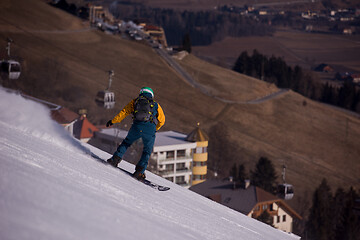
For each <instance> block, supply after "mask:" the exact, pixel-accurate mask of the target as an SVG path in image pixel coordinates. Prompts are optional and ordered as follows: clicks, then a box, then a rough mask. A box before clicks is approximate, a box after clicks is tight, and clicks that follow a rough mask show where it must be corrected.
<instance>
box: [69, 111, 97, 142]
mask: <svg viewBox="0 0 360 240" xmlns="http://www.w3.org/2000/svg"><path fill="white" fill-rule="evenodd" d="M97 131H99V129H98V128H97V127H95V126H94V125H93V124H92V123H91V122H89V120H88V119H87V118H86V115H85V114H83V115H81V116H80V118H79V119H78V120H77V121H76V122H75V124H74V130H73V136H74V137H75V138H77V139H79V140H80V141H82V142H88V141H89V140H90V139H91V138H92V137H93V136H94V133H95V132H97Z"/></svg>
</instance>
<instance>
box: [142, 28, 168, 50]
mask: <svg viewBox="0 0 360 240" xmlns="http://www.w3.org/2000/svg"><path fill="white" fill-rule="evenodd" d="M143 32H144V33H146V34H147V35H149V36H150V37H151V38H152V39H153V40H154V41H156V42H158V43H159V44H161V46H162V47H164V48H167V47H168V45H167V41H166V36H165V31H164V29H163V28H162V27H158V26H154V25H150V24H145V25H143Z"/></svg>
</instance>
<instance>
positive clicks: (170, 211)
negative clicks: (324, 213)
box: [0, 89, 297, 240]
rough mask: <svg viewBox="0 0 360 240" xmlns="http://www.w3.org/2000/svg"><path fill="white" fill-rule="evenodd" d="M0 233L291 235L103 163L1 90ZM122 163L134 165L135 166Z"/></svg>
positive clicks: (42, 112) (33, 107)
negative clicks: (148, 183) (156, 186)
mask: <svg viewBox="0 0 360 240" xmlns="http://www.w3.org/2000/svg"><path fill="white" fill-rule="evenodd" d="M0 112H1V115H0V193H1V195H0V239H2V240H7V239H62V240H63V239H87V240H88V239H117V240H118V239H181V240H184V239H221V240H223V239H237V240H239V239H246V240H249V239H266V240H271V239H274V240H279V239H296V238H297V237H296V236H294V235H289V234H287V233H284V232H281V231H279V230H276V229H274V228H272V227H270V226H267V225H265V224H263V223H260V222H258V221H256V220H254V219H251V218H249V217H246V216H244V215H242V214H240V213H238V212H236V211H233V210H231V209H229V208H227V207H224V206H222V205H219V204H217V203H215V202H213V201H211V200H208V199H206V198H204V197H202V196H199V195H197V194H196V193H193V192H191V191H189V190H187V189H184V188H182V187H180V186H177V185H175V184H173V183H170V182H168V181H166V180H164V179H162V178H160V177H158V176H156V175H153V174H151V173H147V177H148V179H150V180H151V181H154V182H157V183H159V184H162V185H166V186H169V187H171V189H170V190H169V191H167V192H159V191H157V190H154V189H152V188H150V187H149V186H146V185H144V184H142V183H140V182H138V181H136V180H134V179H133V178H131V177H129V176H128V175H127V174H125V173H123V172H122V171H120V170H119V169H116V168H113V167H111V166H108V165H105V164H103V162H102V161H101V160H96V159H95V158H93V157H91V156H90V152H92V153H93V154H96V155H97V156H99V157H100V158H102V159H107V158H108V157H109V155H108V154H107V153H104V152H101V151H100V150H97V149H94V148H92V147H89V146H82V145H81V144H80V143H78V142H77V141H76V140H74V139H72V138H71V137H70V136H68V135H67V133H66V132H65V131H64V130H63V129H62V127H60V126H59V125H57V124H56V123H55V122H53V121H52V120H51V119H50V117H49V112H48V110H47V109H46V108H45V107H43V106H42V105H39V104H37V103H35V102H32V101H29V100H25V99H23V98H22V97H20V96H18V95H15V94H10V93H7V92H5V91H4V90H3V89H0ZM120 166H121V167H122V168H124V169H127V170H129V171H131V172H132V171H133V169H134V166H133V165H131V164H128V163H127V162H124V161H123V162H121V164H120Z"/></svg>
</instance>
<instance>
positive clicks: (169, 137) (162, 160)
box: [89, 128, 197, 187]
mask: <svg viewBox="0 0 360 240" xmlns="http://www.w3.org/2000/svg"><path fill="white" fill-rule="evenodd" d="M127 133H128V132H127V131H125V130H121V129H117V128H106V129H100V131H98V132H95V134H94V138H93V139H91V140H90V141H89V144H91V145H93V146H95V147H97V148H99V149H102V150H103V151H106V152H108V153H110V154H113V153H114V151H115V150H116V148H117V146H118V145H119V144H120V143H121V142H122V140H123V139H125V137H126V135H127ZM187 137H188V136H186V135H185V134H182V133H178V132H174V131H166V132H157V133H156V138H155V144H154V149H153V152H152V154H151V156H150V159H149V165H148V168H147V169H148V170H149V171H151V172H154V173H156V174H158V175H160V176H162V177H163V178H166V179H168V180H169V181H171V182H174V183H176V184H179V185H181V186H184V187H190V186H191V184H192V165H193V152H194V151H195V149H196V148H197V143H196V142H189V141H187V140H186V139H187ZM135 145H136V143H135ZM128 151H129V150H128ZM137 160H138V159H136V161H137Z"/></svg>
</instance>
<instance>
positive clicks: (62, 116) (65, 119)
mask: <svg viewBox="0 0 360 240" xmlns="http://www.w3.org/2000/svg"><path fill="white" fill-rule="evenodd" d="M51 118H52V119H54V120H55V121H56V122H58V123H60V124H69V123H71V122H73V121H75V120H76V119H78V118H79V115H78V114H77V113H74V112H73V111H71V110H70V109H68V108H65V107H62V108H60V109H55V110H52V111H51Z"/></svg>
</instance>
